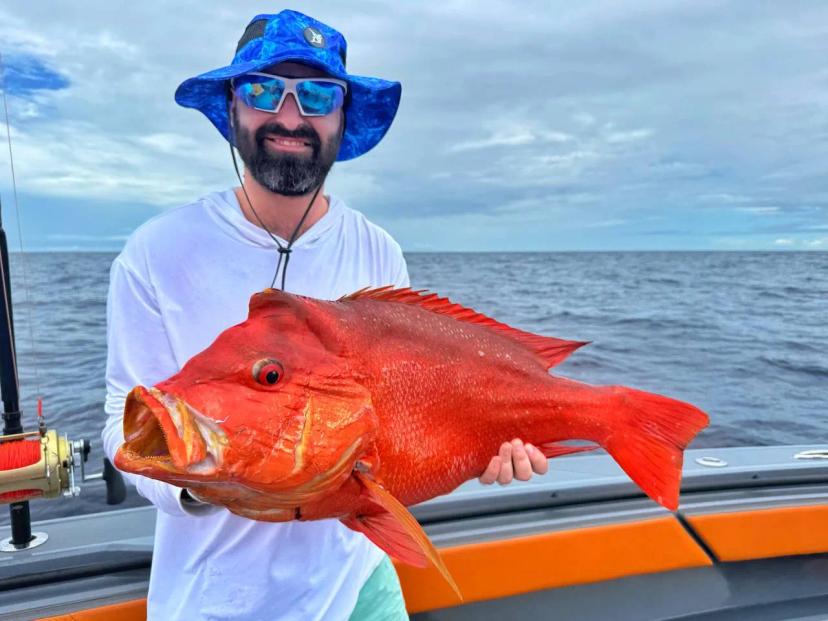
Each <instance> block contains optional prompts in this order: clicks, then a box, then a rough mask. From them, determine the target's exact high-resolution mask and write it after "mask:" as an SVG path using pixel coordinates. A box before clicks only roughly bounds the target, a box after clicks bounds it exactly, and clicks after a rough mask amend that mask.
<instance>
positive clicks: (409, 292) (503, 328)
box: [338, 287, 589, 369]
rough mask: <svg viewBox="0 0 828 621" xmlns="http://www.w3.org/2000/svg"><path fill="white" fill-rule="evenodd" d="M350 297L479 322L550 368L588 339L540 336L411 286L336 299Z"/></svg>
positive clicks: (351, 299)
mask: <svg viewBox="0 0 828 621" xmlns="http://www.w3.org/2000/svg"><path fill="white" fill-rule="evenodd" d="M354 300H375V301H380V302H397V303H399V304H411V305H413V306H419V307H420V308H423V309H425V310H427V311H431V312H432V313H437V314H439V315H446V316H448V317H451V318H453V319H456V320H457V321H462V322H464V323H470V324H474V325H478V326H483V327H485V328H488V329H490V330H493V331H494V332H498V333H500V334H502V335H503V336H506V337H508V338H510V339H512V340H515V341H517V342H518V343H520V344H521V345H523V346H525V347H526V348H528V349H530V350H531V351H533V352H534V353H535V354H536V355H537V356H538V357H539V358H540V362H541V363H542V364H544V365H545V366H546V368H547V369H550V368H552V367H554V366H556V365H558V364H560V363H561V362H563V361H564V360H566V359H567V358H568V357H569V354H571V353H572V352H573V351H575V350H576V349H578V348H579V347H583V346H584V345H587V344H589V341H567V340H564V339H559V338H555V337H551V336H541V335H540V334H532V333H531V332H524V331H523V330H518V329H517V328H513V327H512V326H509V325H506V324H505V323H500V322H499V321H496V320H495V319H492V318H491V317H489V316H487V315H484V314H483V313H478V312H477V311H475V310H473V309H471V308H468V307H466V306H462V305H461V304H455V303H454V302H452V301H451V300H449V299H448V298H443V297H440V296H439V295H437V294H436V293H429V292H428V291H426V290H422V289H421V290H415V289H411V288H405V289H396V288H394V287H379V288H375V289H372V288H367V289H360V290H359V291H356V292H354V293H352V294H350V295H346V296H344V297H342V298H339V300H338V301H339V302H350V301H354Z"/></svg>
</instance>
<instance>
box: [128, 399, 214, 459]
mask: <svg viewBox="0 0 828 621" xmlns="http://www.w3.org/2000/svg"><path fill="white" fill-rule="evenodd" d="M226 445H227V435H226V434H225V433H224V431H223V430H222V429H221V427H220V426H219V425H218V423H216V422H215V421H214V420H213V419H211V418H209V417H208V416H205V415H204V414H202V413H201V412H199V411H198V410H197V409H195V408H194V407H192V406H191V405H190V404H188V403H187V402H186V401H184V400H182V399H179V398H178V397H175V396H173V395H170V394H168V393H164V392H162V391H160V390H158V389H156V388H149V389H147V388H144V387H143V386H138V387H136V388H134V389H133V390H132V391H131V392H130V393H129V396H128V397H127V401H126V407H125V408H124V444H123V446H121V448H120V450H119V451H118V455H117V456H116V464H115V465H116V466H118V467H119V468H121V469H122V470H126V471H127V472H136V473H139V474H140V473H142V472H148V471H157V470H158V469H161V470H166V471H168V472H170V473H171V474H174V473H179V474H185V473H186V474H190V475H210V474H212V473H214V472H215V471H216V469H217V468H218V467H219V465H220V464H221V461H222V456H223V453H224V448H225V446H226Z"/></svg>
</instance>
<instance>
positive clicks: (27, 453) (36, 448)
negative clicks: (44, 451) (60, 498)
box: [0, 440, 41, 502]
mask: <svg viewBox="0 0 828 621" xmlns="http://www.w3.org/2000/svg"><path fill="white" fill-rule="evenodd" d="M40 455H41V449H40V441H39V440H17V441H16V442H3V443H2V444H0V470H15V469H17V468H23V467H24V466H31V465H32V464H35V463H37V462H38V461H40ZM40 495H41V491H40V490H39V489H19V490H14V491H13V492H6V493H5V494H0V502H14V501H20V500H25V499H27V498H33V497H35V496H40Z"/></svg>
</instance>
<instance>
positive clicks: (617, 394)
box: [600, 386, 709, 511]
mask: <svg viewBox="0 0 828 621" xmlns="http://www.w3.org/2000/svg"><path fill="white" fill-rule="evenodd" d="M606 388H607V389H608V390H610V391H611V393H612V397H611V399H612V400H613V401H615V403H614V404H613V405H614V407H613V408H612V410H613V411H614V412H615V413H614V415H613V419H614V420H613V430H612V432H610V433H608V434H607V435H606V437H605V438H603V440H601V441H600V444H601V445H602V446H603V447H604V448H605V449H606V450H607V452H608V453H609V454H610V455H611V456H612V457H613V458H614V459H615V461H617V462H618V465H620V466H621V468H623V469H624V471H625V472H626V473H627V474H628V475H629V477H630V478H631V479H632V480H633V481H635V482H636V483H637V484H638V485H639V487H641V489H642V490H644V492H645V493H646V494H647V495H648V496H649V497H650V498H652V499H653V500H655V501H656V502H657V503H659V504H661V505H663V506H664V507H666V508H667V509H670V510H671V511H675V510H676V509H677V508H678V504H679V488H680V485H681V467H682V462H683V458H684V449H685V448H687V445H688V444H689V443H690V441H691V440H692V439H693V438H694V437H695V436H696V434H697V433H699V431H701V430H702V429H703V428H704V427H706V426H707V424H708V422H709V419H708V417H707V414H705V413H704V412H702V411H701V410H700V409H698V408H697V407H695V406H693V405H690V404H689V403H684V402H682V401H677V400H676V399H671V398H669V397H663V396H661V395H656V394H653V393H649V392H644V391H641V390H635V389H633V388H626V387H624V386H607V387H606Z"/></svg>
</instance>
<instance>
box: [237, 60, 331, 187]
mask: <svg viewBox="0 0 828 621" xmlns="http://www.w3.org/2000/svg"><path fill="white" fill-rule="evenodd" d="M263 73H271V74H274V75H280V76H283V77H287V78H306V77H326V74H325V73H324V72H323V71H320V70H318V69H315V68H313V67H308V66H306V65H301V64H299V63H280V64H278V65H273V66H272V67H268V68H267V69H265V70H264V71H263ZM232 118H233V136H234V140H235V144H236V148H237V149H238V150H239V154H240V155H241V158H242V161H243V162H244V165H245V168H246V169H247V171H248V172H249V173H250V174H251V175H253V178H254V179H255V180H256V181H258V182H259V184H260V185H262V186H263V187H265V188H267V189H268V190H270V191H271V192H274V193H276V194H282V195H284V196H301V195H303V194H308V193H310V192H312V191H314V190H315V189H316V188H317V187H319V186H320V185H322V182H323V181H324V180H325V177H326V176H327V174H328V171H329V170H330V169H331V166H333V163H334V161H336V155H337V153H338V152H339V143H340V142H341V140H342V130H343V126H344V114H343V111H342V108H339V109H338V110H335V111H334V112H332V113H331V114H328V115H326V116H312V117H306V116H302V115H301V113H300V112H299V107H298V105H297V103H296V100H295V99H294V98H293V95H292V94H288V95H287V96H286V99H285V101H284V102H283V103H282V108H281V109H280V110H279V112H278V113H277V114H273V113H271V112H263V111H261V110H256V109H254V108H250V107H248V106H247V105H246V104H245V103H244V102H243V101H241V100H240V99H238V98H236V97H235V96H234V97H233V102H232Z"/></svg>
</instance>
